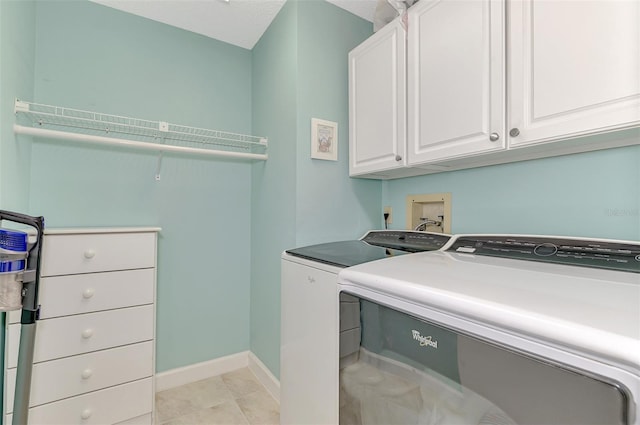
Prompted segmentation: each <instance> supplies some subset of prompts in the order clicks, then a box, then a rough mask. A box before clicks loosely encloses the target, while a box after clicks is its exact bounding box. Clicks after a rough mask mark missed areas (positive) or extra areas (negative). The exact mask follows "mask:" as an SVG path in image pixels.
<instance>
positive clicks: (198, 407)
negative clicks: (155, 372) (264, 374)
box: [156, 368, 280, 425]
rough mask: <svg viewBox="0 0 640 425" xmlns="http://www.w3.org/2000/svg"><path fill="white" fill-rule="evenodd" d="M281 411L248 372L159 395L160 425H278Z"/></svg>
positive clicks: (158, 414) (198, 383)
mask: <svg viewBox="0 0 640 425" xmlns="http://www.w3.org/2000/svg"><path fill="white" fill-rule="evenodd" d="M279 423H280V408H279V405H278V403H277V402H276V401H275V400H274V399H273V397H271V395H270V394H269V393H268V392H267V390H266V389H265V388H264V387H263V386H262V385H261V384H260V382H258V380H257V379H256V377H255V376H254V375H253V373H252V372H251V371H250V370H249V369H248V368H244V369H239V370H236V371H233V372H230V373H226V374H224V375H220V376H215V377H213V378H208V379H204V380H202V381H197V382H193V383H191V384H187V385H183V386H181V387H176V388H171V389H168V390H165V391H161V392H159V393H157V394H156V424H157V425H196V424H198V425H204V424H206V425H278V424H279Z"/></svg>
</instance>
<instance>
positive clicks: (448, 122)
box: [407, 0, 505, 165]
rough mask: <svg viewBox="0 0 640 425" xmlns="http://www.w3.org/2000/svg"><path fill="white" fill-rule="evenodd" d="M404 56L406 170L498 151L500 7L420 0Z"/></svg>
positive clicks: (487, 1)
mask: <svg viewBox="0 0 640 425" xmlns="http://www.w3.org/2000/svg"><path fill="white" fill-rule="evenodd" d="M407 55H408V129H409V130H408V131H409V143H408V146H409V148H408V161H409V165H419V164H424V163H429V162H434V161H439V160H443V159H449V158H459V157H465V156H470V155H474V154H477V153H484V152H491V151H497V150H502V149H504V147H505V135H504V103H505V102H504V87H505V82H504V3H503V2H502V1H496V0H461V1H447V0H423V1H421V2H420V3H418V4H417V5H415V6H414V7H412V8H410V9H409V31H408V50H407Z"/></svg>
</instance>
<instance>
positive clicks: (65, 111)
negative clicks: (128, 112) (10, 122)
mask: <svg viewBox="0 0 640 425" xmlns="http://www.w3.org/2000/svg"><path fill="white" fill-rule="evenodd" d="M15 113H16V116H17V117H18V121H19V122H21V123H23V124H24V125H20V124H16V125H15V126H14V131H15V132H16V133H21V134H29V135H32V136H37V137H49V138H54V139H62V140H64V139H66V140H74V141H84V142H92V143H105V144H111V145H120V146H126V147H131V148H139V149H152V150H158V151H173V152H182V153H191V154H202V155H213V156H226V157H236V158H246V159H259V160H266V159H267V138H266V137H260V136H251V135H247V134H238V133H229V132H224V131H218V130H209V129H204V128H197V127H188V126H184V125H178V124H171V123H168V122H164V121H149V120H143V119H139V118H130V117H124V116H119V115H110V114H103V113H99V112H91V111H83V110H79V109H72V108H65V107H61V106H51V105H44V104H40V103H33V102H25V101H21V100H18V99H16V102H15Z"/></svg>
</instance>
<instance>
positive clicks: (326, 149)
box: [311, 118, 338, 161]
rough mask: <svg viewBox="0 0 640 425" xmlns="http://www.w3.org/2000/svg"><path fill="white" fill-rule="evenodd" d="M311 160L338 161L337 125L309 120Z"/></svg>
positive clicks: (319, 120)
mask: <svg viewBox="0 0 640 425" xmlns="http://www.w3.org/2000/svg"><path fill="white" fill-rule="evenodd" d="M311 158H313V159H324V160H326V161H337V160H338V123H336V122H333V121H326V120H321V119H318V118H311Z"/></svg>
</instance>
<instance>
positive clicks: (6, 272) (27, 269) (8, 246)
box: [0, 210, 44, 425]
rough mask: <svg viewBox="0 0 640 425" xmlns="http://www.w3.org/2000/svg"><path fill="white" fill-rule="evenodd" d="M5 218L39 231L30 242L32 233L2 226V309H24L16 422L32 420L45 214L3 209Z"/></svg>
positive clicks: (0, 215)
mask: <svg viewBox="0 0 640 425" xmlns="http://www.w3.org/2000/svg"><path fill="white" fill-rule="evenodd" d="M2 221H10V222H13V223H18V224H23V225H26V226H29V227H32V228H34V229H35V231H36V235H35V240H34V239H32V242H31V243H30V242H29V234H28V233H26V232H21V231H17V230H9V229H3V228H2V227H0V311H11V310H19V309H22V317H21V319H20V323H21V326H20V347H19V351H18V369H17V373H16V391H15V398H14V401H13V421H12V424H13V425H25V424H27V423H28V421H29V396H30V394H31V372H32V369H33V352H34V347H35V339H36V321H37V320H38V319H39V318H40V317H39V316H40V306H39V304H38V285H39V283H40V254H41V252H42V236H43V231H44V217H31V216H28V215H24V214H18V213H14V212H10V211H3V210H0V225H1V224H2Z"/></svg>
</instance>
